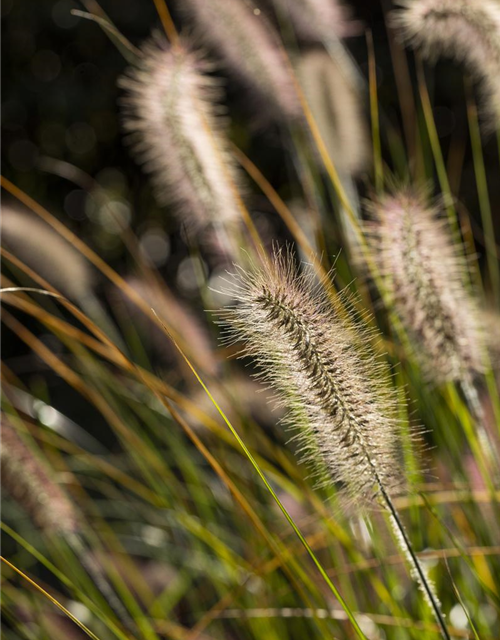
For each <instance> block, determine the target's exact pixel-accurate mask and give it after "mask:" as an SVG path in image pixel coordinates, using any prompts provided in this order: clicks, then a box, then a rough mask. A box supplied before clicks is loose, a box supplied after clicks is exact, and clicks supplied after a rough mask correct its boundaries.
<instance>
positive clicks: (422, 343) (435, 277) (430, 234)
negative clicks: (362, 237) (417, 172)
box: [368, 189, 483, 382]
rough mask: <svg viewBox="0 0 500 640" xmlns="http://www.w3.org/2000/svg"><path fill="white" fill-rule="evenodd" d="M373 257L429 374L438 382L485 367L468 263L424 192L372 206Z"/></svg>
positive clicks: (402, 193)
mask: <svg viewBox="0 0 500 640" xmlns="http://www.w3.org/2000/svg"><path fill="white" fill-rule="evenodd" d="M370 208H371V211H372V213H373V218H374V220H373V222H372V223H371V224H370V225H369V228H368V231H369V234H370V236H371V239H372V246H373V255H374V256H375V257H376V259H377V261H378V266H379V269H380V271H381V273H382V276H383V277H384V279H385V282H386V286H387V289H388V292H389V295H390V302H392V304H393V305H394V307H395V309H396V311H397V313H398V315H399V316H400V318H401V320H402V321H403V323H404V325H405V327H406V329H407V330H408V333H409V334H410V337H412V338H413V341H414V344H415V352H416V355H417V358H418V359H419V360H420V361H421V364H422V365H423V367H424V371H425V372H426V373H427V376H428V377H429V378H430V379H433V380H435V381H436V382H444V381H447V380H461V379H464V375H465V374H467V375H468V374H470V373H472V372H475V371H480V370H481V369H482V368H483V364H482V362H483V339H482V332H481V330H480V322H479V319H478V311H477V309H476V304H475V302H474V300H473V298H472V297H471V296H470V295H469V293H468V292H467V290H466V288H465V286H464V284H463V281H464V271H465V265H464V261H463V260H462V258H461V257H460V256H459V254H458V251H457V249H456V247H455V246H454V244H453V242H452V239H451V237H450V236H449V234H448V232H447V229H446V221H444V220H440V219H439V217H438V210H437V208H436V207H431V206H429V205H428V204H427V198H426V195H425V193H423V192H419V191H416V190H411V189H406V190H401V191H399V192H397V193H395V194H394V195H386V196H384V197H382V198H380V199H379V200H377V201H375V202H373V203H371V205H370Z"/></svg>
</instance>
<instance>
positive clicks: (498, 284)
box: [467, 101, 500, 305]
mask: <svg viewBox="0 0 500 640" xmlns="http://www.w3.org/2000/svg"><path fill="white" fill-rule="evenodd" d="M467 116H468V119H469V131H470V139H471V148H472V159H473V162H474V173H475V174H476V184H477V195H478V198H479V210H480V212H481V220H482V223H483V229H484V239H485V247H486V260H487V263H488V273H489V276H490V283H491V288H492V291H493V297H494V299H495V302H496V304H497V305H498V303H499V298H500V271H499V267H498V260H497V253H496V243H495V228H494V226H493V218H492V214H491V204H490V199H489V195H488V183H487V180H486V170H485V166H484V157H483V153H482V148H481V134H480V132H479V124H478V119H477V108H476V105H475V104H474V103H473V102H472V101H469V104H468V106H467Z"/></svg>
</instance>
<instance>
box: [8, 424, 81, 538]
mask: <svg viewBox="0 0 500 640" xmlns="http://www.w3.org/2000/svg"><path fill="white" fill-rule="evenodd" d="M1 461H2V465H1V469H2V486H3V487H4V488H5V489H6V490H7V492H8V493H9V494H10V495H11V496H12V497H13V498H14V500H15V501H16V502H18V503H19V504H20V505H21V506H22V507H23V508H24V510H25V511H26V512H27V513H28V514H29V515H30V517H31V519H32V520H33V522H35V523H36V524H37V525H38V526H39V527H40V528H41V529H43V530H44V531H46V532H47V533H58V534H67V533H75V532H76V531H77V530H78V528H79V525H78V517H77V514H76V512H75V509H74V508H73V504H72V503H71V501H70V500H69V498H68V497H67V496H66V494H65V493H64V492H63V490H62V489H61V488H60V487H59V485H58V484H57V483H56V482H55V481H54V479H53V477H52V474H51V472H50V470H49V469H48V468H47V467H46V465H45V464H44V463H43V462H42V460H41V459H39V458H38V457H36V456H35V454H33V453H32V452H31V451H30V449H29V448H28V446H27V445H26V444H25V442H24V440H23V439H22V438H21V436H20V435H19V434H18V433H17V430H16V429H15V428H14V426H13V425H12V424H11V422H10V420H9V419H8V418H7V416H6V415H5V414H2V448H1Z"/></svg>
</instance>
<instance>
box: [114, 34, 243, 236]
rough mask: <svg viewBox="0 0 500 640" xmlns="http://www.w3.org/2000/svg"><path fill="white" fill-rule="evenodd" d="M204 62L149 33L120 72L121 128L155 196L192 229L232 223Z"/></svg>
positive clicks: (225, 158) (230, 178)
mask: <svg viewBox="0 0 500 640" xmlns="http://www.w3.org/2000/svg"><path fill="white" fill-rule="evenodd" d="M210 69H211V67H210V65H209V64H208V63H207V62H206V61H205V60H203V59H202V57H201V56H200V55H199V54H196V53H194V52H193V51H191V50H189V48H188V47H187V46H186V45H185V44H184V43H182V42H180V43H178V44H176V45H175V46H170V45H169V44H168V43H167V42H166V40H164V39H163V38H162V37H161V36H159V35H157V36H155V37H153V38H152V39H151V40H150V41H149V42H148V43H147V44H146V45H145V46H144V48H143V56H142V57H141V58H140V59H139V61H138V64H137V66H136V67H134V68H131V69H129V70H128V72H127V73H126V74H125V75H124V76H123V77H122V78H121V80H120V83H119V84H120V86H121V87H122V88H124V89H125V91H126V92H127V95H126V97H125V99H124V100H123V113H124V115H125V118H124V126H125V128H126V130H127V131H129V132H130V141H131V143H132V146H133V149H134V151H135V152H136V153H137V156H138V158H139V160H140V161H141V162H142V163H143V164H144V166H145V169H146V171H147V172H148V173H150V174H151V176H152V180H153V185H154V187H155V191H156V196H157V200H158V201H159V203H160V204H164V205H165V204H167V205H173V206H174V207H175V209H176V210H177V213H178V214H179V217H180V218H181V219H182V221H183V222H186V223H190V224H191V226H193V227H194V228H195V229H198V230H199V229H203V228H206V227H207V226H212V227H215V228H216V229H218V230H221V229H226V230H227V229H228V228H234V227H235V225H236V224H237V223H238V222H239V220H240V209H239V206H240V205H239V200H238V198H239V196H238V194H237V192H236V189H235V185H238V184H239V176H238V174H237V172H236V168H235V166H234V164H233V162H232V160H231V157H230V154H229V152H228V142H227V140H226V137H225V133H224V130H223V123H222V122H221V118H220V116H219V115H218V112H219V111H220V109H221V107H220V104H218V101H217V100H218V98H219V94H220V87H218V86H217V85H216V82H215V80H214V79H213V78H210V77H209V76H207V75H206V73H207V72H208V71H210Z"/></svg>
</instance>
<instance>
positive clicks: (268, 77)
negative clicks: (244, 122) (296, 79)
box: [182, 0, 302, 122]
mask: <svg viewBox="0 0 500 640" xmlns="http://www.w3.org/2000/svg"><path fill="white" fill-rule="evenodd" d="M182 8H183V11H185V12H186V13H187V14H188V16H189V17H190V19H191V20H192V22H193V24H194V25H195V32H196V35H197V36H198V37H199V38H201V40H202V42H204V43H205V44H206V45H207V46H208V47H209V48H210V49H213V50H214V51H217V53H218V55H219V57H220V58H221V60H222V61H223V63H224V65H225V66H226V67H227V69H228V70H229V71H230V72H231V73H232V74H233V75H234V77H235V78H238V80H239V81H241V82H242V83H243V84H244V85H245V86H246V88H247V90H248V94H249V95H250V96H252V98H255V100H256V103H257V105H258V107H259V108H258V111H259V113H257V114H256V118H257V120H258V121H261V122H262V121H266V120H267V119H268V118H269V109H271V111H272V116H273V117H274V118H275V119H280V118H282V117H283V116H286V117H287V118H290V119H292V120H293V119H296V118H298V117H300V116H301V114H302V112H301V109H300V103H299V100H298V96H297V94H296V91H295V86H294V83H293V78H292V76H291V73H290V70H289V68H288V62H287V59H286V55H285V52H284V49H283V46H282V44H281V42H280V40H279V38H278V36H277V34H276V33H275V31H274V29H273V27H272V26H271V24H270V23H268V21H267V20H266V18H265V16H264V14H263V13H262V12H261V11H260V9H258V8H257V7H254V6H253V4H252V3H251V2H242V1H241V0H211V1H210V2H206V0H183V2H182Z"/></svg>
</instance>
